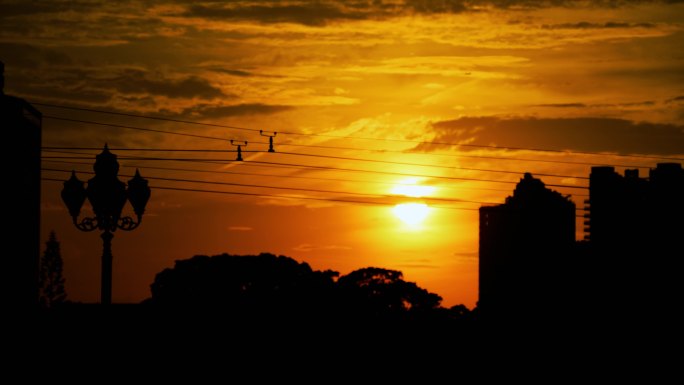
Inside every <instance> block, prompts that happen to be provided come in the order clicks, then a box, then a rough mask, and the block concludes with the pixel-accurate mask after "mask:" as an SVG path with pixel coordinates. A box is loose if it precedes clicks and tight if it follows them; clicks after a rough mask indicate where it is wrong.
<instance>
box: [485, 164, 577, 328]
mask: <svg viewBox="0 0 684 385" xmlns="http://www.w3.org/2000/svg"><path fill="white" fill-rule="evenodd" d="M574 244H575V204H574V203H573V202H572V201H571V200H570V199H569V197H566V196H563V195H561V194H560V193H558V192H556V191H553V190H550V189H547V188H546V187H545V185H544V183H543V182H542V181H541V180H539V179H536V178H534V177H532V175H531V174H529V173H526V174H525V175H524V177H523V178H522V179H521V180H520V182H519V183H518V185H517V186H516V188H515V190H514V192H513V195H512V196H509V197H508V198H506V202H505V203H504V204H501V205H497V206H484V207H481V208H480V265H479V269H480V272H479V273H480V280H479V302H478V309H479V311H480V314H481V316H482V318H483V319H484V320H514V319H519V318H528V317H547V316H548V317H551V316H556V315H557V312H558V311H559V309H561V308H562V306H561V305H562V304H563V303H564V302H565V297H566V293H567V292H568V288H569V287H570V284H569V282H567V281H568V278H569V277H568V276H569V270H568V266H570V265H572V262H571V258H572V252H573V249H574Z"/></svg>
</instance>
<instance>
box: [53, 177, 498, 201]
mask: <svg viewBox="0 0 684 385" xmlns="http://www.w3.org/2000/svg"><path fill="white" fill-rule="evenodd" d="M41 170H42V171H55V172H65V173H70V172H72V171H71V170H62V169H54V168H41ZM79 172H81V173H83V174H91V175H93V174H95V173H94V172H92V171H79ZM121 176H122V177H127V178H132V177H133V175H121ZM145 178H146V179H150V180H160V181H167V182H185V183H202V184H213V185H223V186H236V187H250V188H267V189H275V190H292V191H305V192H317V193H327V194H347V195H358V196H365V197H372V198H393V199H396V198H404V197H402V196H401V195H385V194H367V193H357V192H349V191H336V190H321V189H311V188H296V187H283V186H268V185H258V184H248V183H233V182H218V181H207V180H197V179H180V178H163V177H154V176H146V177H145ZM407 199H408V198H407ZM413 199H416V200H426V201H440V202H451V203H476V204H487V205H489V204H497V203H496V202H482V201H471V200H465V199H450V198H439V197H415V198H413Z"/></svg>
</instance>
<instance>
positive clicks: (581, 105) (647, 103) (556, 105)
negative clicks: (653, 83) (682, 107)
mask: <svg viewBox="0 0 684 385" xmlns="http://www.w3.org/2000/svg"><path fill="white" fill-rule="evenodd" d="M655 104H656V103H655V102H654V101H652V100H646V101H643V102H630V103H597V104H585V103H548V104H536V105H534V107H549V108H610V107H612V108H615V107H623V108H624V107H650V106H654V105H655Z"/></svg>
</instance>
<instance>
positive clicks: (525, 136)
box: [416, 117, 684, 155]
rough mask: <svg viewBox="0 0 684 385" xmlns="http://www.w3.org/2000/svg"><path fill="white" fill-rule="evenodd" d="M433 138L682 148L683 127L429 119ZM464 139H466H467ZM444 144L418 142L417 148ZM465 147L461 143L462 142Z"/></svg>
mask: <svg viewBox="0 0 684 385" xmlns="http://www.w3.org/2000/svg"><path fill="white" fill-rule="evenodd" d="M433 129H434V131H435V133H436V136H435V139H434V141H435V142H442V143H458V142H464V141H469V140H472V143H473V144H484V145H490V144H494V145H498V146H503V147H518V148H546V149H555V150H575V151H596V152H600V151H607V152H618V153H641V154H661V155H673V154H682V153H684V126H681V125H674V124H659V123H647V122H633V121H629V120H625V119H613V118H566V119H563V118H559V119H538V118H526V117H521V118H510V119H504V118H497V117H465V118H460V119H456V120H449V121H442V122H438V123H435V124H434V125H433ZM469 143H470V142H469ZM439 147H448V146H447V145H435V144H421V145H418V146H417V147H416V149H420V150H434V149H437V148H439ZM463 149H466V147H463Z"/></svg>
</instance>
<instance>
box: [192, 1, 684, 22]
mask: <svg viewBox="0 0 684 385" xmlns="http://www.w3.org/2000/svg"><path fill="white" fill-rule="evenodd" d="M654 2H658V3H663V4H671V3H678V2H680V1H678V0H674V1H673V0H660V1H658V0H656V1H654V0H633V1H626V0H596V1H592V2H584V1H576V0H482V1H472V0H470V1H469V0H451V1H443V0H403V1H401V0H400V1H372V0H345V1H342V0H328V1H316V2H310V1H275V0H270V1H261V2H258V3H255V2H233V3H216V2H200V3H195V4H192V5H190V6H188V7H187V8H186V9H185V10H184V11H183V12H181V13H180V14H179V15H180V16H185V17H198V18H205V19H220V20H235V21H256V22H259V23H264V24H270V23H296V24H302V25H307V26H315V27H320V26H324V25H327V24H328V23H331V22H336V21H345V20H368V19H374V20H382V19H387V18H392V17H401V16H410V15H434V14H461V13H465V12H483V11H486V10H489V9H499V10H525V9H527V10H534V9H542V8H551V7H564V8H620V7H627V6H633V5H635V4H640V3H654ZM633 27H641V28H650V27H652V25H649V24H648V23H643V24H639V23H636V24H632V23H624V22H608V23H602V24H601V23H590V22H579V23H567V24H556V25H547V26H546V28H549V29H569V28H583V29H587V28H633Z"/></svg>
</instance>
